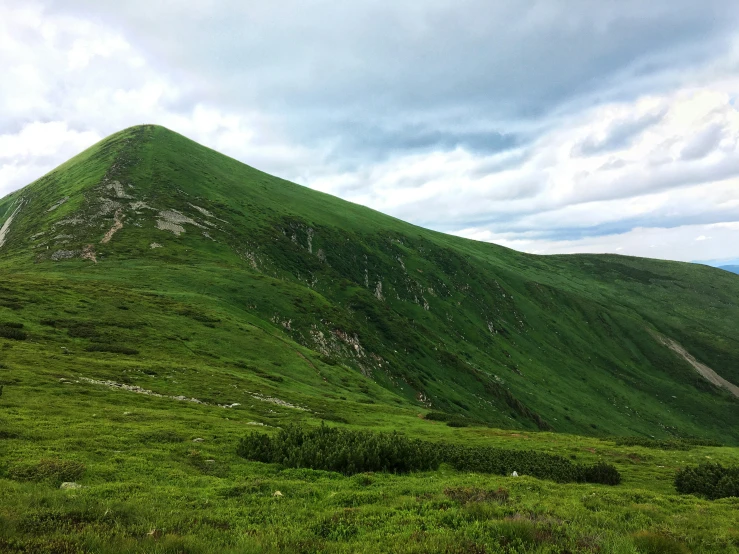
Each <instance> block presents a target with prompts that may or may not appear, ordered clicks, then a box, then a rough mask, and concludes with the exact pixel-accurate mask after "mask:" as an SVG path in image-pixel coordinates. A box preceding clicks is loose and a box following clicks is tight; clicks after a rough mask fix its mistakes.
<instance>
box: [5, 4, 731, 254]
mask: <svg viewBox="0 0 739 554" xmlns="http://www.w3.org/2000/svg"><path fill="white" fill-rule="evenodd" d="M0 67H1V68H2V70H3V71H2V74H3V75H2V79H1V80H0V197H2V196H4V195H6V194H8V193H10V192H11V191H13V190H16V189H18V188H21V187H23V186H25V185H27V184H29V183H30V182H32V181H33V180H35V179H37V178H38V177H40V176H41V175H43V174H44V173H46V172H48V171H50V170H51V169H53V168H54V167H56V166H57V165H59V164H60V163H62V162H63V161H65V160H66V159H68V158H70V157H71V156H73V155H75V154H76V153H78V152H80V151H82V150H83V149H85V148H87V147H89V146H91V145H92V144H94V143H95V142H97V141H98V140H100V139H102V138H104V137H105V136H107V135H109V134H112V133H114V132H116V131H119V130H121V129H123V128H126V127H129V126H132V125H138V124H142V123H155V124H160V125H164V126H166V127H168V128H170V129H172V130H174V131H177V132H179V133H182V134H184V135H186V136H188V137H190V138H192V139H194V140H196V141H198V142H200V143H202V144H205V145H207V146H210V147H211V148H214V149H216V150H219V151H221V152H223V153H225V154H228V155H230V156H233V157H234V158H236V159H238V160H241V161H243V162H245V163H248V164H249V165H252V166H254V167H257V168H259V169H262V170H264V171H267V172H269V173H272V174H275V175H278V176H280V177H283V178H286V179H289V180H292V181H295V182H298V183H300V184H303V185H305V186H308V187H311V188H314V189H316V190H320V191H323V192H328V193H330V194H334V195H336V196H339V197H341V198H344V199H346V200H350V201H352V202H357V203H360V204H363V205H366V206H369V207H371V208H374V209H377V210H380V211H382V212H384V213H387V214H390V215H393V216H395V217H398V218H401V219H404V220H406V221H410V222H412V223H415V224H418V225H422V226H424V227H428V228H432V229H436V230H439V231H443V232H446V233H452V234H456V235H459V236H463V237H467V238H472V239H476V240H483V241H490V242H494V243H497V244H502V245H504V246H508V247H511V248H515V249H517V250H523V251H527V252H532V253H538V254H554V253H574V252H595V253H601V252H611V253H618V254H628V255H636V256H647V257H654V258H663V259H674V260H683V261H699V260H700V261H709V260H710V261H711V263H713V264H716V265H719V264H722V263H730V262H731V263H737V262H738V261H739V144H738V143H739V105H738V100H737V98H738V97H739V2H736V1H735V0H702V1H701V2H695V1H694V0H669V1H667V0H664V1H663V0H650V2H644V1H643V0H619V1H618V2H593V1H592V0H566V1H565V0H518V1H516V2H508V1H501V0H425V1H424V2H418V1H415V0H413V1H411V0H394V1H386V0H372V1H369V0H352V1H351V2H342V1H338V0H271V1H270V2H261V1H260V2H258V1H255V0H238V1H235V0H219V1H217V2H216V1H215V0H200V1H198V2H182V1H175V0H162V1H159V2H151V1H148V2H144V1H143V0H127V1H126V2H100V1H99V0H95V1H92V0H47V1H34V0H23V1H17V0H3V2H2V3H0Z"/></svg>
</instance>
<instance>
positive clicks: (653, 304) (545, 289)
mask: <svg viewBox="0 0 739 554" xmlns="http://www.w3.org/2000/svg"><path fill="white" fill-rule="evenodd" d="M0 272H2V276H3V277H2V281H3V282H2V284H1V285H0V313H2V312H1V311H3V310H4V311H5V312H7V314H11V313H12V314H14V317H16V318H18V317H20V318H21V319H24V324H23V325H24V329H26V331H24V332H27V333H28V336H29V337H30V338H31V339H33V344H31V343H30V342H29V344H27V345H25V346H24V348H26V349H27V350H26V352H27V355H28V359H27V360H26V362H27V363H31V362H30V361H29V360H31V359H32V357H33V356H36V357H37V359H40V358H39V357H43V355H45V354H41V353H44V352H49V353H50V352H54V353H55V354H56V353H58V352H59V349H60V348H62V349H63V351H65V352H68V353H69V354H70V355H69V356H64V357H63V359H62V361H61V362H59V363H60V364H62V365H63V366H64V368H66V369H65V371H72V372H76V374H79V375H81V376H82V377H84V378H85V379H88V380H91V382H101V383H114V384H117V385H121V386H123V385H126V386H130V387H140V388H141V389H142V390H144V389H145V390H155V387H154V385H156V387H157V388H156V391H157V394H160V395H166V396H171V397H180V396H182V397H186V398H189V395H190V391H189V387H194V386H195V384H196V383H201V384H202V382H203V380H206V381H207V382H209V383H212V384H213V385H212V387H213V393H212V398H208V399H203V398H200V399H198V400H199V401H202V402H211V403H214V404H219V405H221V404H225V403H227V402H226V401H228V404H229V405H230V404H231V403H232V404H234V405H241V404H244V402H245V399H247V400H251V401H253V400H254V399H255V398H256V399H258V400H261V401H263V402H264V401H266V402H267V403H269V402H272V403H273V404H274V405H280V406H283V407H284V406H290V407H291V408H292V409H295V410H298V411H300V410H306V411H310V412H312V413H314V414H316V415H317V417H321V418H323V419H333V420H336V421H348V422H351V420H352V417H353V415H352V414H357V413H360V412H361V413H363V414H364V415H365V416H366V415H367V414H368V413H370V414H377V417H378V418H379V417H381V414H392V413H403V414H406V415H408V414H416V413H418V412H421V413H424V414H426V415H427V417H429V419H434V418H437V419H446V420H452V421H453V422H455V424H458V425H471V424H482V423H488V424H492V425H495V426H499V427H507V428H517V429H537V428H538V429H543V430H553V431H566V432H574V433H580V434H597V435H633V434H641V435H647V436H655V437H668V436H686V437H709V438H715V439H720V440H724V441H731V442H738V441H739V429H738V428H736V427H735V426H734V427H730V426H729V427H727V426H726V425H725V423H724V422H725V421H727V420H733V421H739V388H737V386H736V384H739V340H738V339H737V334H736V321H739V300H737V299H739V280H737V279H736V277H735V276H734V275H731V274H729V273H726V272H724V271H721V270H718V269H713V268H709V267H706V266H698V265H693V264H684V263H677V262H665V261H656V260H648V259H639V258H629V257H623V256H613V255H573V256H534V255H527V254H523V253H519V252H516V251H513V250H509V249H506V248H503V247H500V246H496V245H493V244H488V243H481V242H475V241H470V240H465V239H461V238H458V237H453V236H449V235H444V234H441V233H437V232H433V231H430V230H427V229H423V228H420V227H417V226H414V225H411V224H408V223H404V222H402V221H399V220H397V219H395V218H392V217H389V216H386V215H383V214H380V213H378V212H376V211H373V210H370V209H368V208H364V207H362V206H358V205H355V204H352V203H349V202H346V201H343V200H340V199H337V198H334V197H331V196H329V195H326V194H322V193H319V192H315V191H312V190H310V189H308V188H305V187H302V186H299V185H296V184H293V183H290V182H287V181H284V180H281V179H278V178H275V177H272V176H270V175H268V174H265V173H263V172H261V171H258V170H256V169H254V168H251V167H249V166H247V165H244V164H242V163H240V162H238V161H236V160H233V159H231V158H228V157H226V156H224V155H222V154H219V153H218V152H215V151H213V150H211V149H208V148H206V147H203V146H201V145H198V144H197V143H195V142H193V141H191V140H189V139H187V138H185V137H183V136H181V135H178V134H176V133H174V132H171V131H169V130H167V129H165V128H163V127H158V126H151V125H145V126H139V127H133V128H130V129H127V130H124V131H121V132H119V133H116V134H114V135H112V136H110V137H108V138H107V139H105V140H103V141H101V142H100V143H98V144H97V145H95V146H93V147H91V148H90V149H88V150H86V151H85V152H83V153H81V154H80V155H78V156H76V157H75V158H73V159H71V160H69V161H68V162H67V163H65V164H63V165H61V166H60V167H58V168H57V169H55V170H54V171H52V172H51V173H49V174H47V175H46V176H44V177H42V178H41V179H39V180H38V181H36V182H34V183H32V184H30V185H28V186H27V187H25V188H23V189H21V190H19V191H17V192H14V193H13V194H11V195H9V196H7V197H5V198H4V199H2V200H0ZM5 319H8V318H7V317H5ZM34 349H35V350H34ZM0 361H1V360H0ZM185 368H189V369H185ZM39 371H40V372H43V371H44V370H41V369H40V370H39ZM173 371H182V372H183V376H180V377H178V378H177V379H175V378H169V379H165V378H164V377H162V376H163V375H165V374H167V375H170V374H173V373H172V372H173ZM184 375H187V376H188V377H185V376H184ZM157 376H158V377H157ZM152 379H153V380H152ZM235 391H241V392H239V393H238V394H237V393H236V392H235ZM265 399H269V400H265ZM280 403H282V404H280ZM427 412H431V415H430V416H429V415H428V414H427ZM265 417H268V416H266V415H265Z"/></svg>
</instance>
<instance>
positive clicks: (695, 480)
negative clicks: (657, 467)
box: [675, 462, 739, 500]
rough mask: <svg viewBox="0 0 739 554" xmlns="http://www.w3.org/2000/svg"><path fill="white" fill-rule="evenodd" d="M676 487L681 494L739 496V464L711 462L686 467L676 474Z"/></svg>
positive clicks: (712, 498)
mask: <svg viewBox="0 0 739 554" xmlns="http://www.w3.org/2000/svg"><path fill="white" fill-rule="evenodd" d="M675 488H676V489H677V492H679V493H681V494H698V495H701V496H705V497H706V498H708V499H710V500H716V499H717V498H728V497H730V496H736V497H739V466H733V467H725V466H722V465H721V464H712V463H710V462H709V463H705V464H700V465H698V466H692V467H685V468H683V469H681V470H680V471H678V472H677V474H676V475H675Z"/></svg>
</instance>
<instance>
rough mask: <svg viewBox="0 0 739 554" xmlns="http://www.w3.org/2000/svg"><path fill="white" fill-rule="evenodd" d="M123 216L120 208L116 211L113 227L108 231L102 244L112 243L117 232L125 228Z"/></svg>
mask: <svg viewBox="0 0 739 554" xmlns="http://www.w3.org/2000/svg"><path fill="white" fill-rule="evenodd" d="M121 216H122V212H121V209H120V208H118V209H117V210H116V211H115V216H114V223H113V226H112V227H111V228H110V229H109V230H108V232H107V233H105V236H104V237H103V240H101V241H100V242H101V243H102V244H105V243H107V242H110V239H112V238H113V235H115V232H116V231H118V230H119V229H121V228H123V221H122V220H121Z"/></svg>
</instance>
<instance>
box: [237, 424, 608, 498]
mask: <svg viewBox="0 0 739 554" xmlns="http://www.w3.org/2000/svg"><path fill="white" fill-rule="evenodd" d="M237 453H238V454H239V455H240V456H242V457H243V458H246V459H248V460H253V461H257V462H266V463H277V464H281V465H283V466H286V467H292V468H310V469H321V470H327V471H336V472H339V473H343V474H345V475H353V474H355V473H363V472H374V471H385V472H391V473H407V472H410V471H425V470H432V469H437V468H438V467H439V465H440V464H441V463H446V464H449V465H451V466H452V467H454V468H455V469H457V470H461V471H473V472H478V473H493V474H498V475H510V474H511V473H512V472H514V471H515V472H517V473H518V474H520V475H531V476H533V477H538V478H540V479H549V480H552V481H557V482H560V483H569V482H588V483H602V484H607V485H616V484H618V483H620V481H621V476H620V474H619V473H618V470H617V469H616V468H615V467H614V466H611V465H608V464H596V465H594V466H582V465H578V464H573V463H572V462H570V461H569V460H568V459H566V458H564V457H562V456H556V455H553V454H546V453H542V452H534V451H521V450H505V449H501V448H493V447H485V446H463V445H459V444H439V443H432V442H427V441H422V440H418V439H410V438H408V437H406V436H404V435H401V434H398V433H397V432H393V433H374V432H371V431H354V430H349V429H338V428H332V427H327V426H325V425H321V427H318V428H314V429H304V428H302V427H300V426H289V427H286V428H283V429H281V430H280V431H279V432H278V433H277V434H276V435H272V436H270V435H268V434H266V433H260V432H254V433H250V434H249V435H247V436H246V437H244V438H243V439H241V441H240V442H239V445H238V447H237Z"/></svg>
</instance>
